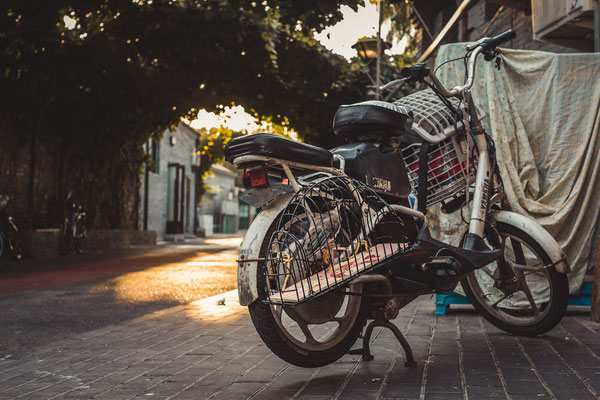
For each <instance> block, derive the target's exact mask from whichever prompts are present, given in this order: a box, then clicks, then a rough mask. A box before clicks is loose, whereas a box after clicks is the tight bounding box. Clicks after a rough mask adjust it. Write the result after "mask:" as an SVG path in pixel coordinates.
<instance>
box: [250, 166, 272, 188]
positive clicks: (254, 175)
mask: <svg viewBox="0 0 600 400" xmlns="http://www.w3.org/2000/svg"><path fill="white" fill-rule="evenodd" d="M266 185H267V171H266V170H265V169H264V168H258V169H253V170H251V171H246V173H245V174H244V186H246V187H256V186H266Z"/></svg>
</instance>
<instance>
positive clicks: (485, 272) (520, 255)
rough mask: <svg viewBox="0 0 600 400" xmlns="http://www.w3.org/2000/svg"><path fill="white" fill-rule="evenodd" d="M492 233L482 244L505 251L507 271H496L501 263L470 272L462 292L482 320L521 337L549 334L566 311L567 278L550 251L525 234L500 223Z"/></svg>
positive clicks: (567, 295)
mask: <svg viewBox="0 0 600 400" xmlns="http://www.w3.org/2000/svg"><path fill="white" fill-rule="evenodd" d="M496 233H497V235H496V237H491V235H492V234H494V233H488V234H486V236H487V237H486V241H487V244H488V246H490V247H493V248H503V250H504V262H505V267H504V268H505V269H504V271H505V273H504V274H501V273H500V270H499V267H498V263H499V262H494V263H492V264H490V265H488V266H486V267H483V268H481V269H479V270H476V271H474V272H472V273H471V274H469V275H467V276H466V277H465V278H463V279H462V280H461V286H462V288H463V290H464V291H465V294H466V295H467V297H468V299H469V301H470V302H471V304H473V306H474V307H475V308H476V309H477V311H478V312H479V313H480V314H481V315H482V316H483V317H484V318H485V319H487V320H488V321H489V322H490V323H492V324H493V325H495V326H496V327H498V328H500V329H502V330H503V331H506V332H509V333H512V334H515V335H524V336H533V335H539V334H542V333H544V332H547V331H549V330H550V329H552V328H554V327H555V326H556V325H557V324H558V323H559V322H560V320H561V319H562V317H563V315H564V313H565V311H566V309H567V305H568V301H569V282H568V279H567V276H566V275H565V274H561V273H559V272H558V271H557V270H556V268H555V267H554V266H553V265H552V259H551V258H550V256H549V255H548V253H546V251H544V249H543V248H542V246H540V245H539V244H538V243H537V242H536V241H535V240H534V239H533V238H532V237H531V236H529V235H528V234H527V233H525V232H523V231H522V230H520V229H518V228H516V227H514V226H510V225H507V224H504V223H498V224H497V227H496ZM494 235H495V234H494ZM494 244H495V245H494ZM503 275H504V276H503Z"/></svg>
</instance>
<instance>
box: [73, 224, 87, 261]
mask: <svg viewBox="0 0 600 400" xmlns="http://www.w3.org/2000/svg"><path fill="white" fill-rule="evenodd" d="M86 240H87V236H86V230H85V225H84V224H83V221H80V220H79V221H77V222H76V223H75V226H74V229H73V248H74V249H75V251H76V252H77V254H83V252H84V250H85V245H86Z"/></svg>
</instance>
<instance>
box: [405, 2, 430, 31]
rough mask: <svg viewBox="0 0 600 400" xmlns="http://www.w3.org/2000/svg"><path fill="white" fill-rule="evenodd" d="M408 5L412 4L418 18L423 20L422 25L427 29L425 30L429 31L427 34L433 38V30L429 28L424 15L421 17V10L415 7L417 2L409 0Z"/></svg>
mask: <svg viewBox="0 0 600 400" xmlns="http://www.w3.org/2000/svg"><path fill="white" fill-rule="evenodd" d="M408 5H410V6H411V7H412V9H413V11H414V12H415V15H416V16H417V18H418V19H419V21H420V22H421V26H422V27H423V29H424V30H425V32H427V35H429V39H431V40H433V35H432V34H431V31H430V30H429V27H428V26H427V24H426V23H425V20H424V19H423V17H421V14H419V11H418V10H417V7H415V2H414V1H412V0H410V1H409V2H408Z"/></svg>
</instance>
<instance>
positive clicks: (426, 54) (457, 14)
mask: <svg viewBox="0 0 600 400" xmlns="http://www.w3.org/2000/svg"><path fill="white" fill-rule="evenodd" d="M470 2H471V0H463V2H462V3H461V5H460V6H459V7H458V9H456V11H455V12H454V14H453V15H452V17H450V20H449V21H448V23H446V26H444V28H443V29H442V31H441V32H440V33H439V34H438V36H437V37H436V38H435V40H434V41H433V43H431V44H430V45H429V47H428V48H427V50H425V52H424V53H423V54H421V57H419V59H418V60H417V63H420V62H423V61H425V60H427V58H428V57H429V56H430V55H431V53H433V51H434V50H435V49H436V48H437V47H438V45H439V44H440V42H441V41H442V39H443V38H444V36H446V33H448V31H449V30H450V28H452V25H454V23H455V22H456V20H457V19H458V17H460V15H461V14H462V12H463V11H464V9H465V8H466V7H467V5H469V3H470Z"/></svg>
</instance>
